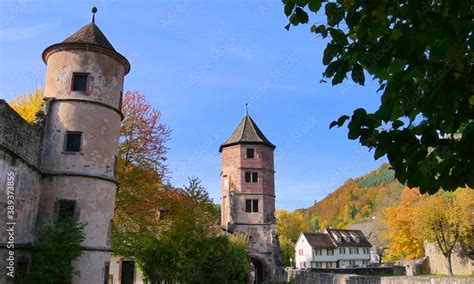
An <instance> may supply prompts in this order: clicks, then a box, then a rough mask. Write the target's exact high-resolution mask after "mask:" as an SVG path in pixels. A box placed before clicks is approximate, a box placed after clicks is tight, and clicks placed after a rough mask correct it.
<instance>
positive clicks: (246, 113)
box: [245, 102, 249, 115]
mask: <svg viewBox="0 0 474 284" xmlns="http://www.w3.org/2000/svg"><path fill="white" fill-rule="evenodd" d="M245 115H249V103H248V102H245Z"/></svg>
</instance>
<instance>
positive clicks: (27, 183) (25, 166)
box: [0, 100, 41, 283]
mask: <svg viewBox="0 0 474 284" xmlns="http://www.w3.org/2000/svg"><path fill="white" fill-rule="evenodd" d="M0 133H1V135H0V193H1V194H2V196H1V197H0V220H1V221H0V259H2V263H3V265H2V266H1V267H0V283H8V281H10V280H11V278H10V277H7V273H8V272H9V270H8V269H7V265H5V264H6V260H7V259H8V257H9V254H10V251H13V250H12V247H11V245H12V244H14V248H15V251H14V259H15V262H16V263H18V261H26V262H31V251H30V247H31V244H32V242H33V241H34V236H35V233H36V230H35V225H36V214H37V212H38V203H39V188H40V183H41V174H40V172H39V171H38V170H37V168H36V167H37V163H38V157H39V151H40V148H39V145H40V143H39V141H40V131H39V128H37V127H36V126H32V125H30V124H28V123H27V122H26V121H24V120H23V119H22V118H21V117H20V116H19V115H18V114H17V113H16V112H15V111H14V110H13V109H12V108H11V107H10V106H9V105H8V104H7V103H6V102H5V101H4V100H0ZM8 200H10V203H9V202H8ZM9 206H13V207H9ZM10 212H12V213H13V214H10ZM10 217H11V219H10ZM8 230H10V231H8Z"/></svg>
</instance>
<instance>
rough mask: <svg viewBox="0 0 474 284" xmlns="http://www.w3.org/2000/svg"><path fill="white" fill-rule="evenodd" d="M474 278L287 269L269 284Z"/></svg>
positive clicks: (460, 282)
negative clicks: (377, 274)
mask: <svg viewBox="0 0 474 284" xmlns="http://www.w3.org/2000/svg"><path fill="white" fill-rule="evenodd" d="M473 280H474V279H473V278H469V277H465V278H458V277H432V276H413V277H412V276H375V275H367V276H366V275H355V274H335V273H320V272H317V271H313V270H297V269H287V270H286V271H279V272H278V273H277V275H276V278H275V279H274V280H273V281H268V282H267V283H293V284H425V283H426V284H428V283H429V284H468V283H473Z"/></svg>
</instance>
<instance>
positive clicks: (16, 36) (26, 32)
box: [0, 22, 59, 43]
mask: <svg viewBox="0 0 474 284" xmlns="http://www.w3.org/2000/svg"><path fill="white" fill-rule="evenodd" d="M57 25H59V22H55V23H45V24H39V25H34V26H29V27H9V28H3V29H0V42H2V43H3V42H11V41H20V40H26V39H31V38H35V37H37V36H40V35H41V34H42V33H44V32H45V31H47V30H49V29H51V28H52V27H54V26H57Z"/></svg>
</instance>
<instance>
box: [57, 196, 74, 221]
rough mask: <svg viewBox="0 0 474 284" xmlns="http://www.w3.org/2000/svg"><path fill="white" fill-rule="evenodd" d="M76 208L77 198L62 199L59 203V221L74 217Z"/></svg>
mask: <svg viewBox="0 0 474 284" xmlns="http://www.w3.org/2000/svg"><path fill="white" fill-rule="evenodd" d="M75 209H76V201H75V200H65V199H60V200H59V205H58V221H62V220H64V219H67V218H73V217H74V211H75Z"/></svg>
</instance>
